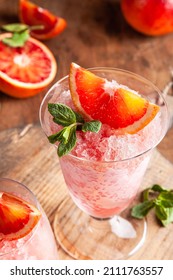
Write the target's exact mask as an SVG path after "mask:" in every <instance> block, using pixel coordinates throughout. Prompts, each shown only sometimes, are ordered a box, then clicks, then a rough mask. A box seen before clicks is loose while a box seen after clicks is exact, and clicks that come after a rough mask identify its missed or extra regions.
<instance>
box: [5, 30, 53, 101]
mask: <svg viewBox="0 0 173 280" xmlns="http://www.w3.org/2000/svg"><path fill="white" fill-rule="evenodd" d="M10 36H11V34H10V33H4V34H1V35H0V90H1V91H2V92H4V93H7V94H9V95H11V96H13V97H17V98H26V97H30V96H33V95H35V94H37V93H39V92H41V91H42V90H44V89H45V88H46V87H47V86H48V85H49V84H50V83H51V82H52V81H53V79H54V78H55V75H56V72H57V64H56V60H55V58H54V56H53V54H52V52H51V51H50V50H49V49H48V48H47V47H46V46H45V45H44V44H43V43H41V42H39V41H38V40H36V39H33V38H31V37H30V38H29V39H28V41H27V42H26V43H25V45H24V46H23V47H20V48H19V47H16V48H12V47H9V46H7V45H6V44H4V43H3V42H2V39H3V38H6V37H10Z"/></svg>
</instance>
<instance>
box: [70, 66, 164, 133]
mask: <svg viewBox="0 0 173 280" xmlns="http://www.w3.org/2000/svg"><path fill="white" fill-rule="evenodd" d="M69 83H70V92H71V96H72V100H73V103H74V105H75V107H76V109H77V110H78V111H79V112H80V113H81V114H82V115H83V116H84V117H86V118H88V119H95V120H100V121H101V122H102V123H103V124H108V125H109V126H111V127H112V128H114V129H122V130H123V131H124V132H127V133H130V134H133V133H136V132H137V131H139V130H141V129H142V128H143V127H145V126H146V125H147V124H148V123H149V122H150V121H151V120H152V119H153V118H154V117H155V116H156V114H157V112H158V111H159V106H157V105H155V104H152V103H150V102H149V101H148V100H146V99H145V98H142V97H141V96H140V95H138V94H137V93H135V92H134V91H132V90H130V89H125V88H123V87H122V86H121V85H118V84H117V83H116V85H115V86H113V85H112V83H110V82H109V81H107V80H106V79H104V78H101V77H98V76H96V75H95V74H94V73H92V72H90V71H88V70H86V69H84V68H82V67H80V66H78V65H77V64H75V63H72V64H71V67H70V75H69Z"/></svg>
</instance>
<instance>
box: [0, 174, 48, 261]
mask: <svg viewBox="0 0 173 280" xmlns="http://www.w3.org/2000/svg"><path fill="white" fill-rule="evenodd" d="M2 181H8V182H11V183H17V184H18V185H20V186H21V187H22V188H24V189H25V190H26V191H27V192H29V193H30V194H31V195H32V197H33V199H34V202H35V204H36V207H37V208H38V209H39V211H40V212H41V207H40V204H39V202H38V200H37V198H36V196H35V195H34V193H33V192H32V191H31V190H30V189H29V188H28V187H27V186H25V185H24V184H23V183H21V182H19V181H17V180H14V179H10V178H6V177H1V178H0V182H2ZM0 192H1V191H0ZM7 193H8V190H7ZM41 215H43V213H41ZM38 226H39V221H38V223H37V225H36V226H35V227H34V228H33V229H32V231H31V232H30V233H32V234H31V236H30V237H29V238H28V239H27V240H26V241H24V243H23V244H22V245H21V246H19V247H17V248H12V249H10V250H9V251H8V252H5V253H1V248H0V259H1V257H3V256H5V255H9V254H11V253H14V252H16V251H19V250H20V249H21V248H23V247H24V246H26V244H27V243H29V242H30V241H31V240H32V238H33V237H34V235H35V234H36V231H37V229H38ZM30 233H29V234H30ZM23 238H25V236H24V237H22V238H19V239H16V240H17V241H18V240H22V239H23ZM11 241H15V240H9V241H8V242H11ZM0 242H1V241H0Z"/></svg>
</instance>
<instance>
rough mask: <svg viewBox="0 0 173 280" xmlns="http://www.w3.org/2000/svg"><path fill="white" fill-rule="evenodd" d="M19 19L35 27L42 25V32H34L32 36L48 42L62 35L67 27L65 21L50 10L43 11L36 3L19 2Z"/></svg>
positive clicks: (24, 0)
mask: <svg viewBox="0 0 173 280" xmlns="http://www.w3.org/2000/svg"><path fill="white" fill-rule="evenodd" d="M19 17H20V20H21V22H23V23H25V24H27V25H30V26H33V25H42V26H43V29H42V30H34V31H32V32H31V36H33V37H35V38H37V39H39V40H46V39H50V38H53V37H55V36H56V35H58V34H60V33H61V32H62V31H63V30H64V29H65V28H66V25H67V22H66V20H65V19H63V18H61V17H57V16H55V15H53V14H52V13H50V12H49V11H48V10H46V9H43V8H41V7H39V6H37V5H35V4H34V3H32V2H30V1H27V0H20V2H19Z"/></svg>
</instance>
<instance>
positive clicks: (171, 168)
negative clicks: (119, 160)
mask: <svg viewBox="0 0 173 280" xmlns="http://www.w3.org/2000/svg"><path fill="white" fill-rule="evenodd" d="M0 143H1V150H0V151H1V169H0V177H6V178H11V179H14V180H17V181H19V182H22V183H23V184H25V185H26V186H27V187H29V188H30V189H31V190H32V191H33V192H34V194H35V195H36V196H37V198H38V200H39V202H40V203H41V205H42V207H43V208H44V210H45V212H46V214H47V216H48V217H49V220H50V223H51V224H52V221H53V217H54V213H55V211H56V209H57V207H58V205H59V204H60V203H61V202H62V201H63V199H64V198H65V197H66V196H67V195H68V192H67V188H66V186H65V183H64V179H63V176H62V173H61V170H60V166H59V162H58V157H57V155H56V150H55V148H54V147H53V146H52V145H50V144H49V143H48V141H47V139H46V137H45V135H44V133H43V132H42V129H41V127H40V125H28V126H26V127H25V128H24V129H19V128H18V129H9V130H7V131H3V132H1V133H0ZM172 182H173V165H172V163H170V162H169V161H168V160H166V159H165V158H164V157H163V156H162V155H161V154H160V153H159V152H158V151H157V150H155V151H154V153H153V157H152V160H151V163H150V165H149V167H148V170H147V173H146V176H145V178H144V181H143V183H142V186H141V188H146V187H148V186H151V185H152V184H153V183H158V184H161V185H162V186H164V187H168V188H170V186H171V184H172ZM172 234H173V225H169V226H168V227H166V228H164V227H161V226H160V225H159V224H158V222H157V221H156V219H155V217H154V214H153V213H151V214H149V217H148V233H147V240H146V242H145V244H144V246H143V247H142V248H141V249H140V250H139V251H138V253H137V254H136V255H134V256H133V257H132V258H133V259H173V243H172ZM57 246H58V248H59V252H60V258H61V259H71V257H69V256H68V255H67V254H66V253H65V252H64V251H63V250H62V249H61V248H60V246H59V245H58V244H57Z"/></svg>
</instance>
